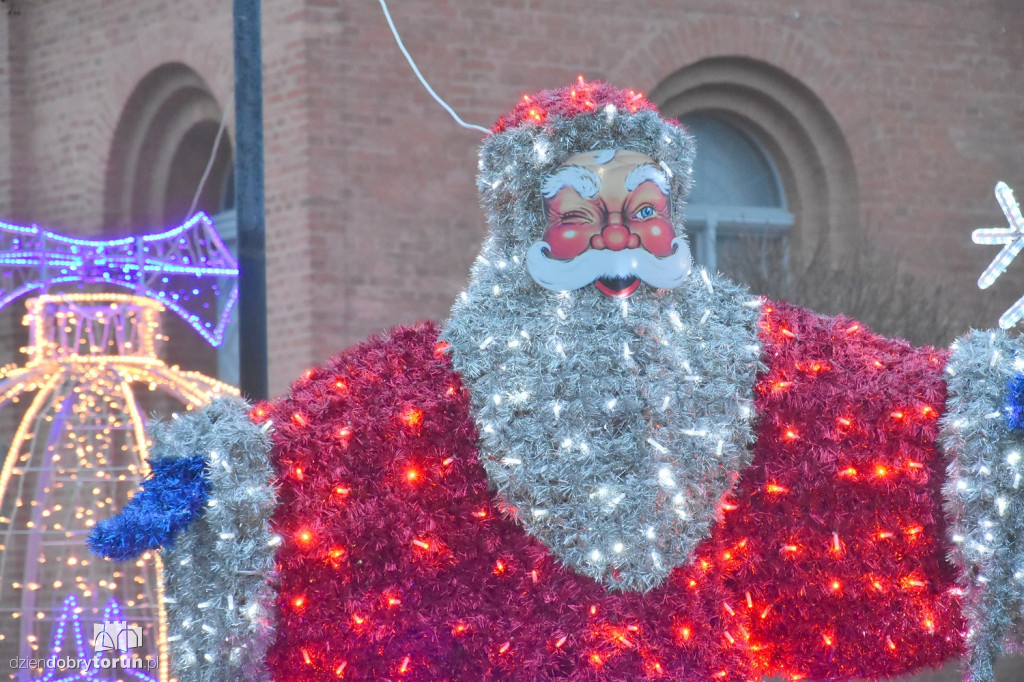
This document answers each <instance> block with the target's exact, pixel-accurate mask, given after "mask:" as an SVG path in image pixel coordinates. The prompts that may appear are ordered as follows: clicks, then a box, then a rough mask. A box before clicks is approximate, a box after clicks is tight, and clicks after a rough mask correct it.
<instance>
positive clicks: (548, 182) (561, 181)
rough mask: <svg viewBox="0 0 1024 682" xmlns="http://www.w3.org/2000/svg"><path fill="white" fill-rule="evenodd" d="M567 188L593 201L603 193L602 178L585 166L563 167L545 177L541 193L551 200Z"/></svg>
mask: <svg viewBox="0 0 1024 682" xmlns="http://www.w3.org/2000/svg"><path fill="white" fill-rule="evenodd" d="M566 186H568V187H572V188H573V189H574V190H576V191H577V192H578V193H579V195H580V196H581V197H583V198H584V199H593V198H594V197H596V196H597V193H598V192H599V191H601V178H599V177H597V173H595V172H594V171H592V170H590V169H589V168H584V167H583V166H563V167H562V168H559V169H558V170H556V171H555V172H554V173H550V174H548V175H547V176H545V177H544V179H543V180H542V181H541V183H540V192H541V194H543V195H544V198H545V199H551V198H552V197H554V196H555V195H556V194H558V193H559V192H560V191H561V190H562V188H563V187H566Z"/></svg>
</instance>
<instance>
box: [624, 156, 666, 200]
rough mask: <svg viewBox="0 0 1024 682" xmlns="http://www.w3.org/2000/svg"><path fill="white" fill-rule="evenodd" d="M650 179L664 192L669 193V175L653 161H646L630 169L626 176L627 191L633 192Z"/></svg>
mask: <svg viewBox="0 0 1024 682" xmlns="http://www.w3.org/2000/svg"><path fill="white" fill-rule="evenodd" d="M648 180H650V181H651V182H653V183H654V184H655V185H657V186H658V188H659V189H660V190H661V191H662V192H663V193H664V194H668V193H669V182H668V177H666V175H665V173H663V172H662V170H661V169H660V168H658V167H657V166H655V165H654V164H652V163H645V164H643V165H642V166H637V167H636V168H634V169H633V170H631V171H629V175H627V176H626V191H627V192H632V191H633V190H635V189H636V188H637V187H639V186H640V185H642V184H643V183H645V182H647V181H648Z"/></svg>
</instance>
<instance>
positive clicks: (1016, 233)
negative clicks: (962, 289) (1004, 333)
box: [971, 182, 1024, 329]
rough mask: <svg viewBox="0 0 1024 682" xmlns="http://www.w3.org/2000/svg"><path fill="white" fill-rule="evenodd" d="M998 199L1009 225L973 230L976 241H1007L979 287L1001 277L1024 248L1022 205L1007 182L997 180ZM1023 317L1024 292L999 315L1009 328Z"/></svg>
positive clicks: (984, 273)
mask: <svg viewBox="0 0 1024 682" xmlns="http://www.w3.org/2000/svg"><path fill="white" fill-rule="evenodd" d="M996 201H998V202H999V205H1000V206H1001V207H1002V209H1003V213H1005V214H1006V220H1007V222H1009V223H1010V227H1008V228H1007V227H992V228H984V229H981V230H975V231H974V232H973V233H972V234H971V241H973V242H974V243H975V244H1005V246H1004V247H1003V250H1002V251H1000V252H999V253H998V254H996V257H995V258H993V259H992V262H991V263H990V264H989V266H988V267H987V268H985V272H983V273H981V277H979V278H978V287H979V288H981V289H988V288H989V287H990V286H992V283H993V282H995V281H996V279H998V278H999V275H1001V274H1003V273H1004V272H1006V268H1007V267H1009V265H1010V263H1011V262H1013V259H1014V258H1016V257H1017V254H1018V253H1020V252H1021V249H1024V216H1021V212H1020V206H1019V205H1018V204H1017V200H1016V199H1014V198H1013V190H1012V189H1010V188H1009V186H1008V185H1007V184H1006V183H1005V182H999V183H996ZM1021 318H1024V296H1021V297H1020V298H1019V299H1017V302H1016V303H1014V304H1013V305H1012V306H1010V308H1009V309H1008V310H1007V311H1006V312H1005V313H1003V315H1002V317H1000V318H999V326H1000V327H1002V328H1003V329H1009V328H1010V327H1012V326H1013V325H1015V324H1017V322H1019V321H1020V319H1021Z"/></svg>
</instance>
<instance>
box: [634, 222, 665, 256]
mask: <svg viewBox="0 0 1024 682" xmlns="http://www.w3.org/2000/svg"><path fill="white" fill-rule="evenodd" d="M630 227H631V229H632V231H633V232H635V233H636V234H638V235H640V244H641V245H642V246H643V247H644V248H645V249H647V250H648V251H650V252H651V253H653V254H654V255H655V256H658V257H659V258H661V257H664V256H667V255H669V254H670V253H672V240H673V239H674V238H675V232H674V231H673V230H672V225H671V224H670V223H669V222H668V221H667V220H662V219H660V218H658V219H655V220H645V221H644V222H642V223H640V224H638V225H633V226H630Z"/></svg>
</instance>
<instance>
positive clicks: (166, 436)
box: [150, 398, 278, 682]
mask: <svg viewBox="0 0 1024 682" xmlns="http://www.w3.org/2000/svg"><path fill="white" fill-rule="evenodd" d="M150 437H151V438H152V440H153V452H154V455H156V456H159V457H188V456H193V455H196V454H202V455H204V456H205V457H206V458H207V465H208V471H209V479H208V480H209V490H210V499H209V502H208V503H207V507H206V509H205V510H204V511H203V515H202V516H201V517H200V518H198V519H197V520H196V521H195V522H194V523H192V525H191V526H189V527H188V528H187V529H185V530H184V531H183V532H182V533H181V534H180V535H179V536H178V539H177V541H176V542H175V544H174V546H173V547H172V548H171V549H169V550H165V552H164V591H165V592H164V594H165V603H166V609H167V619H168V643H169V646H170V651H171V669H172V671H173V673H174V675H175V676H177V678H178V679H179V680H180V681H181V682H214V681H216V682H222V681H226V680H232V681H234V680H246V681H254V682H258V681H261V680H268V681H269V679H270V677H269V675H268V674H267V672H266V671H265V670H264V667H263V666H264V657H265V655H266V651H267V647H268V646H269V644H270V641H271V639H272V638H273V635H274V632H273V619H274V592H273V589H272V588H271V585H270V579H271V577H272V575H273V569H274V553H275V551H276V547H277V544H278V538H277V537H276V536H274V535H272V534H271V532H270V525H269V519H270V515H271V513H272V512H273V510H274V507H275V506H276V502H277V495H276V491H275V490H274V488H273V486H272V480H273V476H274V471H273V467H272V466H271V464H270V460H269V458H268V453H269V452H270V439H269V438H268V437H267V435H266V434H265V433H264V432H263V431H262V430H261V429H260V428H259V427H257V426H255V425H253V423H252V421H251V420H250V419H249V415H248V407H247V406H246V404H245V403H243V402H242V401H240V400H238V399H235V398H230V399H219V400H216V401H214V402H213V403H212V404H210V405H209V406H207V407H205V408H203V409H201V410H197V411H195V412H190V413H185V414H182V415H175V417H174V419H173V420H171V421H170V422H167V423H160V424H155V425H153V426H151V427H150Z"/></svg>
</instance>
